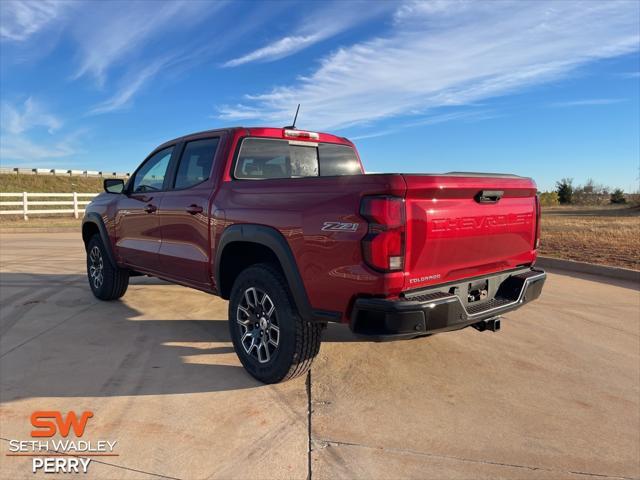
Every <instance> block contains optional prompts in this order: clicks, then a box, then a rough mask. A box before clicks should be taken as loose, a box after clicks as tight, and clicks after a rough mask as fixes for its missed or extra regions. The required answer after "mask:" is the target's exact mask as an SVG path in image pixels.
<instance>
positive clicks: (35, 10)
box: [0, 0, 70, 42]
mask: <svg viewBox="0 0 640 480" xmlns="http://www.w3.org/2000/svg"><path fill="white" fill-rule="evenodd" d="M69 5H70V3H69V2H63V1H55V0H32V1H8V0H3V1H2V15H0V38H2V39H4V40H12V41H16V42H22V41H24V40H27V39H28V38H29V37H31V36H32V35H34V34H35V33H37V32H38V31H40V30H41V29H43V28H44V27H46V26H47V25H49V24H50V23H51V22H52V21H53V20H55V19H56V18H57V17H59V16H60V14H61V13H62V11H63V10H64V9H65V8H66V7H68V6H69Z"/></svg>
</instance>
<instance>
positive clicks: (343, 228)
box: [322, 222, 358, 232]
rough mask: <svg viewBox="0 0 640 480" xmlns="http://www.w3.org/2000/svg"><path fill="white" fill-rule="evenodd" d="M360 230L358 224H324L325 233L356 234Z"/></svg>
mask: <svg viewBox="0 0 640 480" xmlns="http://www.w3.org/2000/svg"><path fill="white" fill-rule="evenodd" d="M356 230H358V224H357V223H343V222H324V225H323V226H322V231H323V232H355V231H356Z"/></svg>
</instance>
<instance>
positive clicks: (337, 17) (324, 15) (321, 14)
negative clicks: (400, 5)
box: [223, 1, 393, 67]
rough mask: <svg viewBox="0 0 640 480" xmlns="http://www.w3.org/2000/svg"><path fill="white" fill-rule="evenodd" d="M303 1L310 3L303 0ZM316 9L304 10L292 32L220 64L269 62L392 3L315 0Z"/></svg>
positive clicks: (375, 13) (391, 5)
mask: <svg viewBox="0 0 640 480" xmlns="http://www.w3.org/2000/svg"><path fill="white" fill-rule="evenodd" d="M306 5H313V3H307V4H306ZM318 5H319V7H318V8H317V11H315V12H312V13H309V12H304V14H303V21H302V24H301V25H300V27H298V28H296V29H295V33H293V34H292V35H287V36H285V37H283V38H280V39H278V40H274V41H273V42H271V43H269V44H267V45H265V46H264V47H260V48H258V49H256V50H254V51H252V52H250V53H247V54H246V55H242V56H240V57H237V58H234V59H232V60H229V61H228V62H226V63H225V64H223V66H224V67H237V66H239V65H244V64H245V63H250V62H272V61H274V60H279V59H281V58H284V57H288V56H290V55H293V54H295V53H298V52H300V51H302V50H304V49H306V48H308V47H310V46H312V45H315V44H316V43H319V42H322V41H324V40H326V39H328V38H331V37H333V36H335V35H337V34H339V33H341V32H344V31H346V30H348V29H350V28H352V27H354V26H355V25H358V24H361V23H364V22H366V21H369V20H371V19H372V18H374V17H375V16H377V15H380V14H381V13H383V12H385V11H387V10H389V9H390V8H392V7H393V3H392V2H368V3H363V2H353V1H351V2H334V3H333V4H326V3H318Z"/></svg>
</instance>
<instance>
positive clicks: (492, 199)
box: [476, 190, 504, 203]
mask: <svg viewBox="0 0 640 480" xmlns="http://www.w3.org/2000/svg"><path fill="white" fill-rule="evenodd" d="M502 195H504V192H503V191H502V190H481V191H480V192H478V194H477V195H476V202H478V203H497V202H498V200H500V199H501V198H502Z"/></svg>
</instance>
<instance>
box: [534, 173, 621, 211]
mask: <svg viewBox="0 0 640 480" xmlns="http://www.w3.org/2000/svg"><path fill="white" fill-rule="evenodd" d="M540 203H542V205H544V206H547V207H549V206H553V205H602V204H605V203H610V204H624V203H627V198H626V196H625V193H624V191H623V190H622V189H621V188H616V189H614V190H611V189H610V188H608V187H606V186H605V185H601V184H598V183H596V182H595V181H594V180H593V179H592V178H590V179H589V180H587V182H586V183H585V184H584V185H577V186H574V184H573V178H567V177H565V178H562V179H561V180H558V181H557V182H556V189H555V190H554V191H552V192H542V193H541V194H540Z"/></svg>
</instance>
